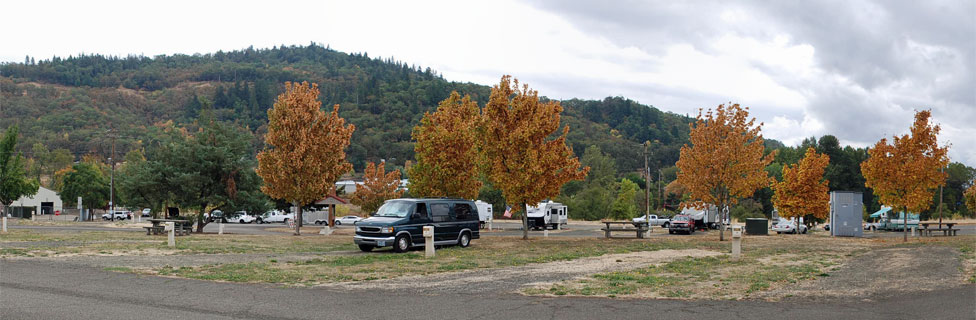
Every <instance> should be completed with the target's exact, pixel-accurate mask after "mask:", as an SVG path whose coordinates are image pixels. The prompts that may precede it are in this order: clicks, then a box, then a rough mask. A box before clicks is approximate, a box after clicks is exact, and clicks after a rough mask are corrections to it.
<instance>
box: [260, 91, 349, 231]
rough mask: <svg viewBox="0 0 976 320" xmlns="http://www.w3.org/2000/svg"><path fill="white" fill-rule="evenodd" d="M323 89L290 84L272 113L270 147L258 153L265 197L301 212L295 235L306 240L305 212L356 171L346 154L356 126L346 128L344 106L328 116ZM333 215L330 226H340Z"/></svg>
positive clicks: (266, 142)
mask: <svg viewBox="0 0 976 320" xmlns="http://www.w3.org/2000/svg"><path fill="white" fill-rule="evenodd" d="M318 96H319V88H318V85H317V84H314V83H313V84H311V85H309V83H308V82H302V83H301V84H297V83H291V82H286V83H285V93H282V94H281V95H279V96H278V98H277V99H276V100H275V103H274V107H272V108H271V109H270V110H268V133H267V134H266V135H265V136H264V141H265V144H266V147H265V149H264V150H263V151H261V152H260V153H258V168H257V173H258V175H259V176H260V177H261V178H262V179H264V185H263V186H262V187H261V191H263V192H264V193H265V194H267V195H268V196H270V197H271V198H274V199H283V200H286V201H288V202H289V203H291V204H292V205H293V206H295V207H296V208H297V213H296V216H295V223H296V228H295V235H299V234H301V231H300V230H301V225H302V209H301V208H302V206H304V205H307V204H310V203H312V202H315V201H318V200H321V199H322V198H324V197H325V196H327V195H328V192H329V191H330V190H335V182H336V181H337V180H339V177H340V176H342V175H343V174H345V173H347V172H349V171H350V170H352V164H350V163H349V162H346V153H345V152H344V151H343V150H345V149H346V147H348V146H349V139H350V138H351V137H352V133H353V131H355V130H356V126H354V125H352V124H349V125H345V119H343V118H341V117H339V105H335V106H333V107H332V112H331V113H329V114H326V113H325V112H324V111H322V109H321V108H322V103H321V102H320V101H319V99H318ZM334 221H335V213H334V212H331V211H330V212H329V225H330V226H334V224H335V222H334Z"/></svg>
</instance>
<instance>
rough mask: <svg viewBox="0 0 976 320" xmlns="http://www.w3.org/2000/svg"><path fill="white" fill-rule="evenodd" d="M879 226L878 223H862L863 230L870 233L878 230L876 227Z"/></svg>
mask: <svg viewBox="0 0 976 320" xmlns="http://www.w3.org/2000/svg"><path fill="white" fill-rule="evenodd" d="M880 225H881V224H880V223H878V222H865V223H864V230H871V231H875V230H878V227H879V226H880Z"/></svg>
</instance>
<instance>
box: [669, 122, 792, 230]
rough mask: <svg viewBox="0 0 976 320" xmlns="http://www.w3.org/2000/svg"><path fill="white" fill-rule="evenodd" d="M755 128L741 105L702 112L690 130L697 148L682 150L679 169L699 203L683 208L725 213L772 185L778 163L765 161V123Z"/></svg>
mask: <svg viewBox="0 0 976 320" xmlns="http://www.w3.org/2000/svg"><path fill="white" fill-rule="evenodd" d="M755 122H756V119H755V118H752V119H749V108H742V107H740V106H739V104H731V105H729V106H726V105H724V104H721V105H719V106H718V107H717V108H716V110H715V112H714V113H713V112H712V110H711V109H709V110H708V112H707V113H704V114H703V113H702V110H699V111H698V120H697V121H695V123H693V124H690V125H689V126H691V133H690V136H689V141H691V144H692V146H690V147H689V146H688V145H687V144H686V145H684V146H682V147H681V154H680V156H679V158H678V162H677V163H676V165H677V167H678V179H677V180H676V181H677V182H678V183H679V184H681V185H683V186H685V188H687V191H688V192H689V194H690V195H691V199H692V200H693V201H694V202H691V203H687V202H686V203H683V204H682V206H694V207H696V208H704V207H705V206H706V205H708V204H713V205H717V206H719V208H723V207H725V206H726V205H733V204H736V203H737V202H738V199H740V198H745V197H749V196H752V194H753V193H755V192H756V190H758V189H760V188H762V187H765V186H768V185H769V184H770V183H771V182H772V181H773V179H771V178H770V177H769V176H768V175H767V174H766V170H765V168H766V166H767V165H769V163H771V162H773V157H775V152H773V153H770V154H768V155H765V156H763V151H764V150H765V146H764V145H763V143H764V140H763V137H762V133H761V128H762V123H760V124H759V125H758V126H756V125H755ZM725 218H727V217H725ZM723 220H724V219H723ZM724 238H725V233H724V232H723V233H720V238H719V239H720V240H724Z"/></svg>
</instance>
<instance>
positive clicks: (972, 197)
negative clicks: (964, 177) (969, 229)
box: [964, 183, 976, 211]
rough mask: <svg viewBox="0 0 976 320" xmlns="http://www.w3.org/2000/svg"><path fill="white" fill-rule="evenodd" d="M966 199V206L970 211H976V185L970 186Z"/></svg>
mask: <svg viewBox="0 0 976 320" xmlns="http://www.w3.org/2000/svg"><path fill="white" fill-rule="evenodd" d="M964 197H965V198H966V206H967V207H969V211H976V183H974V184H973V185H971V186H969V189H966V195H965V196H964Z"/></svg>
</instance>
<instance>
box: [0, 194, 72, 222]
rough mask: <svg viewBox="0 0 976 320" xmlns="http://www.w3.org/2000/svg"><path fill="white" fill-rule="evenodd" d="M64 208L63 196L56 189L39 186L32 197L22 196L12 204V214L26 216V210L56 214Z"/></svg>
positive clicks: (35, 212)
mask: <svg viewBox="0 0 976 320" xmlns="http://www.w3.org/2000/svg"><path fill="white" fill-rule="evenodd" d="M62 210H64V208H63V204H62V202H61V196H59V195H58V193H57V192H54V190H51V189H48V188H45V187H38V189H37V193H36V194H34V195H33V196H30V197H20V199H17V201H14V202H13V203H11V204H10V215H11V216H13V217H22V218H26V217H29V216H24V214H23V213H24V212H31V211H33V213H34V214H54V213H55V212H60V211H62Z"/></svg>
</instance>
